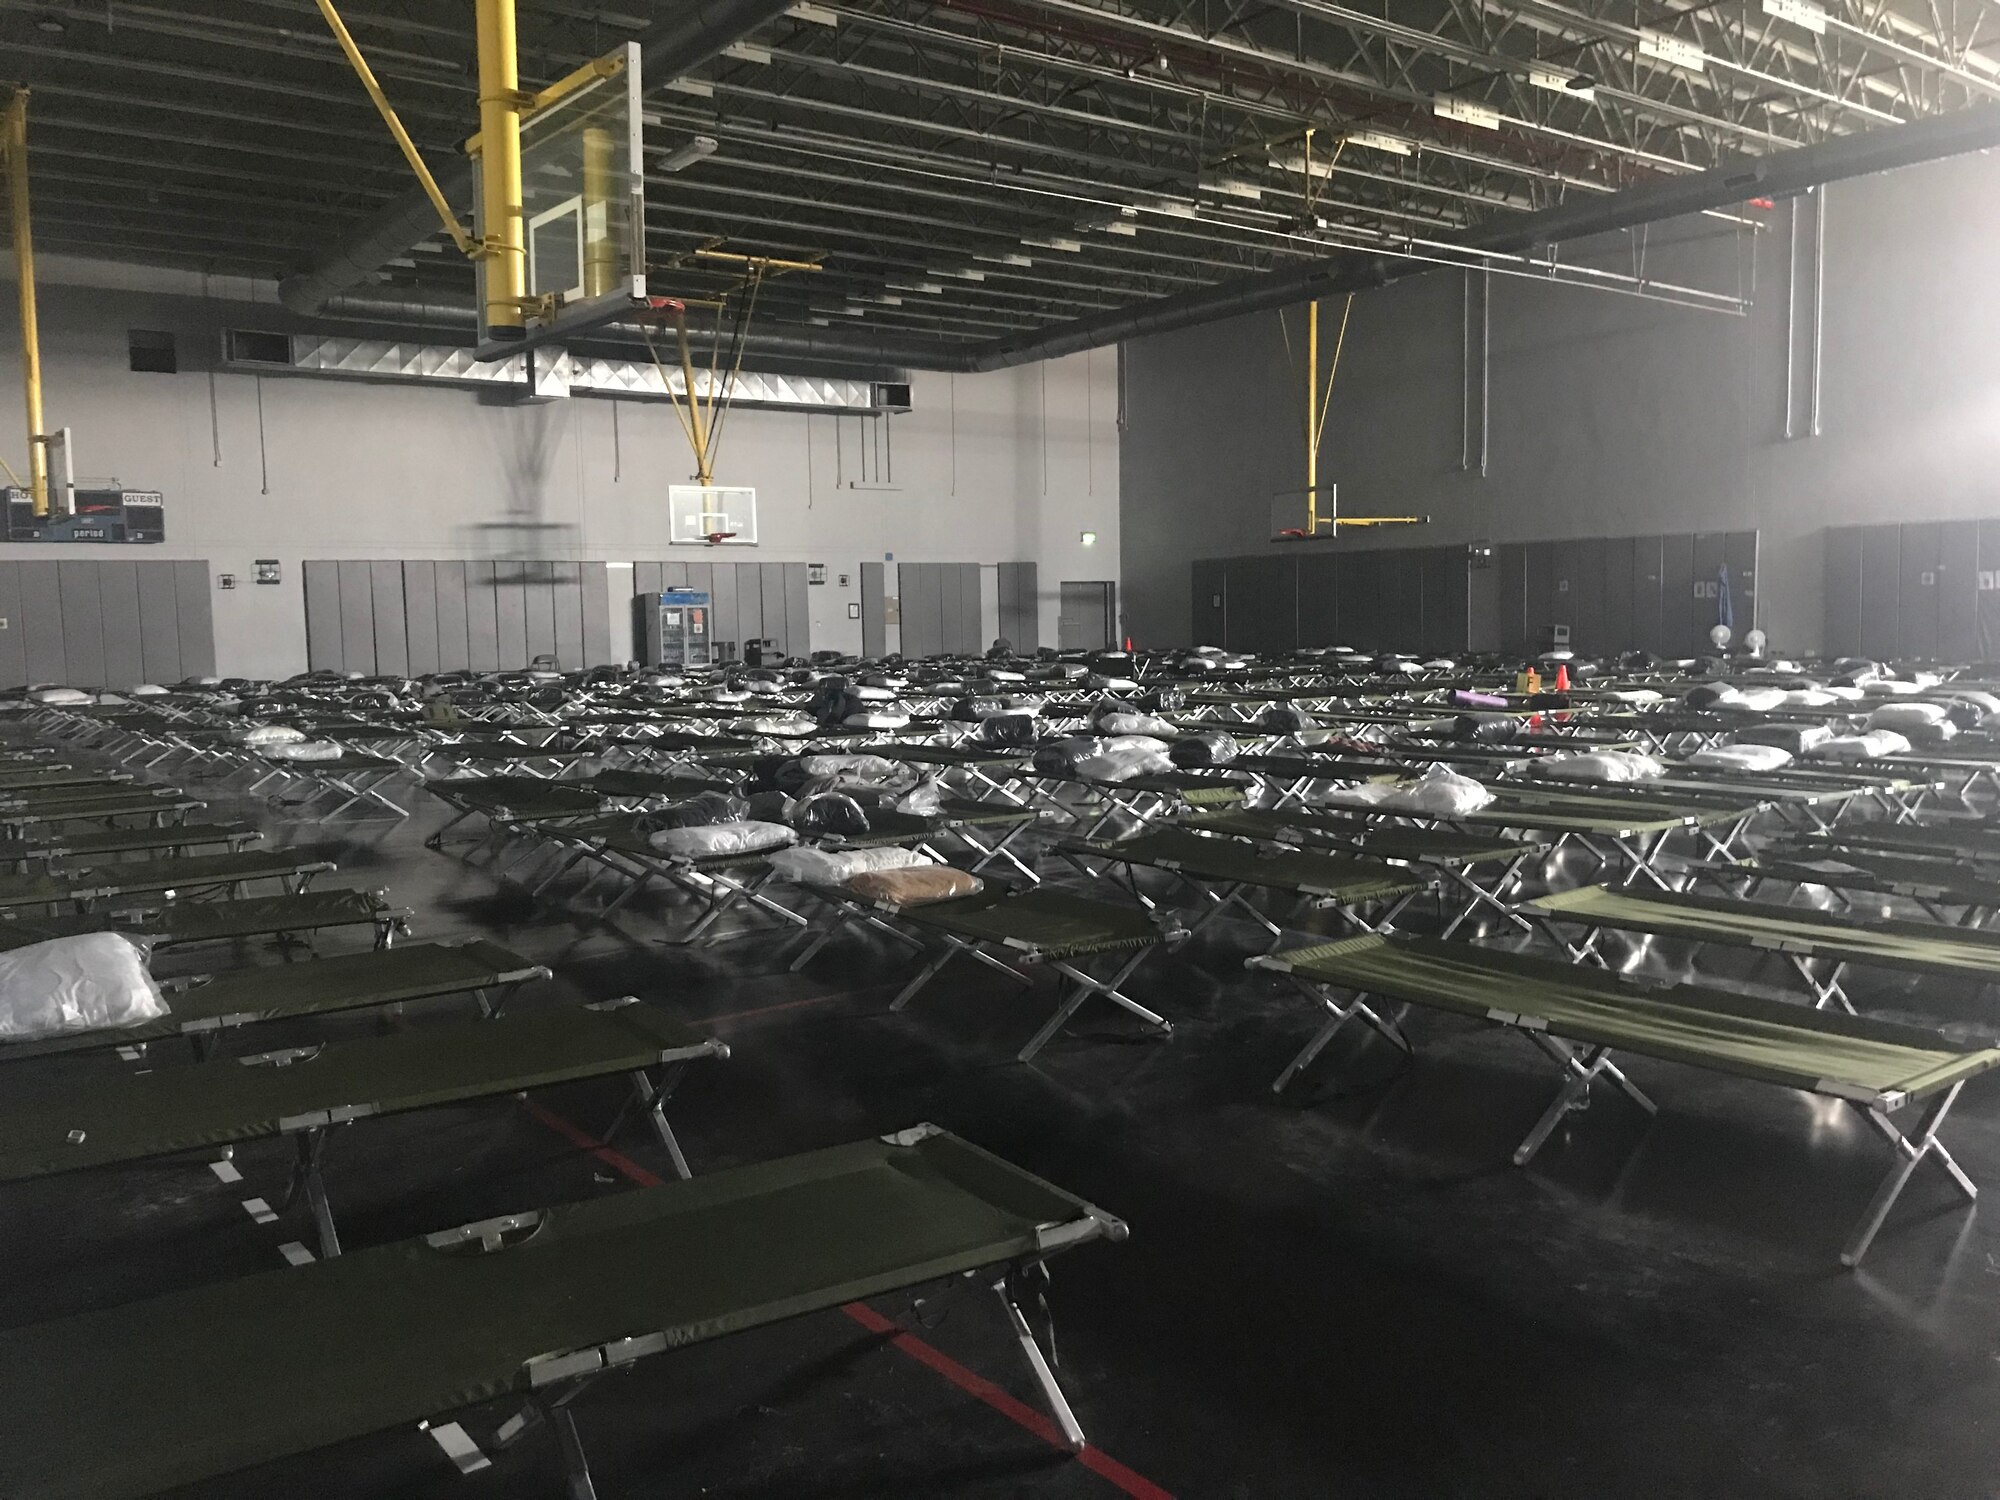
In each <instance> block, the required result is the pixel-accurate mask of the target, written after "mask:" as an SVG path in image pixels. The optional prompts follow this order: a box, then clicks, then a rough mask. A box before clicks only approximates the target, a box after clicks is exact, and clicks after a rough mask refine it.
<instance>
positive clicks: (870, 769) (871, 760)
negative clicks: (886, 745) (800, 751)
mask: <svg viewBox="0 0 2000 1500" xmlns="http://www.w3.org/2000/svg"><path fill="white" fill-rule="evenodd" d="M799 768H800V769H801V770H802V771H804V772H805V774H806V775H807V776H808V777H812V778H818V777H830V778H831V779H833V780H835V781H839V782H843V783H848V784H852V785H857V786H892V787H907V786H911V785H913V784H915V782H916V779H917V778H916V773H915V772H913V771H912V770H910V768H909V767H908V766H905V765H903V764H901V763H900V762H898V761H893V760H890V759H889V758H888V757H887V756H886V755H802V756H800V757H799Z"/></svg>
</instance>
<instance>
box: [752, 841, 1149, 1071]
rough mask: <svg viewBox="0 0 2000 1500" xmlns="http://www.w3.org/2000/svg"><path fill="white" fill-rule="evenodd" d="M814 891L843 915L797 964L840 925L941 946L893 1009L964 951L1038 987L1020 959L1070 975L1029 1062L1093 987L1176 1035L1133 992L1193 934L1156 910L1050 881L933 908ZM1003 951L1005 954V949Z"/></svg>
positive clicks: (1034, 1040)
mask: <svg viewBox="0 0 2000 1500" xmlns="http://www.w3.org/2000/svg"><path fill="white" fill-rule="evenodd" d="M809 889H810V890H811V892H812V894H813V895H815V896H817V897H819V898H820V899H821V900H822V901H824V902H826V903H827V904H828V905H830V906H832V907H833V908H834V909H835V912H836V918H837V920H836V925H834V926H831V927H824V928H820V929H819V931H818V935H817V936H815V937H814V939H813V941H812V942H811V943H810V944H809V945H808V946H807V947H806V948H805V949H804V950H803V951H801V952H800V953H799V955H798V956H797V957H796V958H795V959H793V960H792V964H791V967H792V969H793V970H794V971H797V970H799V969H802V968H804V967H805V966H806V964H808V963H809V962H811V960H812V958H813V956H814V955H815V954H817V953H818V952H819V950H820V949H821V948H823V947H825V946H826V944H827V943H828V942H829V941H831V940H832V938H833V937H834V935H835V934H836V933H837V932H838V931H840V930H841V929H843V928H846V927H849V926H865V927H874V928H878V929H879V928H882V927H883V926H884V925H885V924H886V925H889V926H899V927H901V928H903V929H904V930H905V936H906V937H910V938H914V939H916V940H917V942H915V943H913V944H912V946H919V945H920V944H921V942H922V941H923V940H925V939H931V940H935V941H936V942H937V943H938V944H939V945H940V946H939V948H938V951H937V952H936V953H934V954H933V955H932V956H931V958H930V959H929V960H928V961H927V962H926V963H925V964H924V966H923V967H922V968H921V969H919V970H918V971H917V973H916V975H915V976H914V977H913V978H912V979H911V980H910V982H909V983H908V984H906V985H904V986H903V988H902V990H901V992H900V993H898V994H897V996H896V998H895V999H894V1000H893V1001H891V1002H890V1005H889V1009H890V1010H892V1011H899V1010H902V1009H903V1008H904V1007H905V1006H907V1005H908V1004H909V1003H910V1001H911V1000H913V999H915V998H916V996H917V994H918V993H919V992H920V991H921V990H923V989H924V987H925V986H927V985H928V984H929V983H930V982H931V981H932V980H933V979H935V978H937V976H938V973H939V971H941V970H942V969H943V968H944V966H945V965H946V964H948V963H950V962H951V960H952V959H953V958H954V957H956V956H957V955H959V954H961V953H962V954H964V955H965V956H966V957H968V958H971V959H974V960H976V961H977V962H979V963H982V964H984V965H986V966H987V967H988V968H990V969H993V970H995V971H997V972H999V973H1001V974H1004V975H1006V976H1007V977H1008V978H1009V979H1011V980H1013V981H1014V982H1015V983H1016V984H1019V985H1022V986H1024V987H1032V986H1033V984H1034V981H1033V980H1032V979H1031V978H1029V976H1028V975H1026V974H1023V973H1022V972H1021V971H1020V970H1019V969H1017V968H1016V967H1014V965H1015V963H1019V964H1022V965H1026V966H1030V967H1033V966H1037V965H1046V966H1047V967H1048V968H1050V969H1053V970H1054V971H1055V972H1056V973H1058V974H1060V975H1062V977H1063V978H1064V979H1065V980H1066V981H1068V984H1067V987H1066V988H1065V989H1064V990H1063V991H1062V992H1061V993H1060V995H1059V996H1058V1003H1057V1006H1056V1012H1055V1014H1054V1015H1052V1016H1050V1017H1049V1019H1048V1021H1047V1022H1046V1023H1045V1024H1044V1025H1043V1027H1042V1029H1041V1030H1040V1031H1037V1032H1036V1033H1035V1034H1034V1036H1032V1037H1030V1038H1029V1039H1028V1043H1027V1045H1026V1046H1024V1047H1023V1048H1022V1049H1021V1050H1020V1052H1019V1053H1017V1054H1016V1057H1017V1059H1018V1060H1019V1061H1021V1062H1027V1061H1029V1060H1030V1059H1032V1058H1033V1057H1034V1055H1035V1054H1036V1053H1037V1052H1039V1051H1041V1050H1042V1048H1043V1047H1044V1046H1046V1045H1047V1044H1048V1042H1049V1040H1050V1039H1051V1038H1052V1037H1054V1036H1055V1034H1056V1033H1057V1032H1059V1031H1061V1030H1062V1028H1063V1027H1064V1026H1065V1025H1067V1024H1068V1023H1069V1019H1070V1017H1072V1016H1074V1015H1075V1014H1076V1013H1077V1011H1079V1010H1080V1009H1082V1008H1083V1005H1084V1002H1085V1001H1087V1000H1089V999H1090V997H1091V996H1092V995H1102V996H1103V997H1104V998H1105V999H1106V1000H1109V1001H1110V1002H1111V1003H1112V1004H1114V1005H1116V1006H1118V1007H1120V1008H1121V1009H1123V1010H1126V1011H1129V1012H1130V1013H1131V1014H1133V1015H1135V1016H1137V1017H1138V1018H1139V1019H1140V1020H1141V1021H1144V1022H1145V1023H1146V1024H1147V1025H1148V1026H1149V1027H1151V1028H1153V1029H1154V1030H1155V1031H1157V1032H1158V1033H1159V1034H1160V1035H1161V1036H1172V1035H1173V1032H1174V1028H1173V1027H1172V1026H1171V1025H1170V1024H1169V1023H1168V1022H1167V1021H1166V1019H1165V1018H1164V1017H1162V1016H1159V1015H1156V1014H1154V1013H1153V1012H1152V1011H1150V1010H1148V1009H1147V1008H1146V1007H1145V1006H1143V1005H1141V1004H1139V1002H1138V1001H1136V1000H1134V999H1132V998H1131V997H1130V996H1129V995H1127V994H1125V993H1124V985H1125V983H1126V981H1127V980H1129V979H1130V978H1131V977H1132V973H1133V971H1134V970H1135V969H1137V968H1138V967H1139V965H1140V964H1141V963H1143V962H1144V961H1145V960H1146V958H1147V956H1148V955H1150V954H1151V953H1152V952H1153V951H1154V950H1155V949H1156V948H1160V947H1162V946H1172V947H1178V946H1179V945H1180V944H1181V943H1182V942H1184V941H1185V940H1186V937H1187V934H1186V932H1185V931H1184V930H1183V929H1181V928H1179V927H1168V926H1166V925H1164V924H1163V922H1162V921H1161V919H1160V918H1159V917H1158V916H1157V915H1155V914H1154V913H1151V912H1147V911H1143V910H1140V911H1135V910H1134V909H1133V908H1131V907H1129V906H1119V905H1113V904H1111V903H1110V902H1107V901H1093V900H1091V899H1090V898H1088V897H1085V896H1075V895H1071V894H1070V893H1069V892H1067V891H1058V890H1051V889H1050V888H1049V887H1047V886H1034V887H1031V888H1029V889H1026V890H1015V889H1012V888H1010V887H1008V886H1005V885H1003V884H1001V883H1000V882H998V881H991V880H989V881H988V882H987V884H986V888H985V889H984V890H982V891H980V892H978V893H977V894H975V895H971V896H960V897H957V898H956V899H953V900H949V901H937V902H932V903H930V904H929V905H925V906H896V905H894V904H893V903H890V902H886V901H871V900H867V899H865V898H863V897H860V896H856V895H855V894H854V893H853V892H851V891H849V890H846V889H845V888H843V887H839V886H819V885H815V886H812V887H809ZM815 925H817V924H815ZM1003 954H1004V955H1005V957H1004V958H1003V957H1001V956H1000V955H1003ZM1099 958H1103V959H1106V960H1107V962H1108V963H1109V965H1110V969H1109V972H1108V974H1107V975H1093V974H1091V973H1090V972H1089V971H1088V970H1086V969H1085V968H1084V967H1083V965H1084V963H1086V962H1088V961H1090V960H1093V959H1099ZM1009 960H1012V961H1011V962H1010V961H1009Z"/></svg>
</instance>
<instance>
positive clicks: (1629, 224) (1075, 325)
mask: <svg viewBox="0 0 2000 1500" xmlns="http://www.w3.org/2000/svg"><path fill="white" fill-rule="evenodd" d="M1995 146H2000V108H1995V107H1990V106H1988V107H1980V108H1976V109H1963V110H1954V111H1953V112H1951V113H1949V114H1942V115H1931V116H1928V117H1926V118H1924V119H1921V120H1913V121H1911V122H1909V123H1908V124H1904V125H1891V126H1886V127H1884V128H1882V129H1880V130H1867V131H1862V132H1859V133H1857V134H1853V135H1843V136H1836V137H1834V138H1833V139H1831V140H1827V141H1821V142H1818V143H1817V144H1814V145H1811V146H1799V147H1796V148H1793V149H1791V150H1786V151H1780V152H1777V153H1775V154H1773V155H1770V156H1755V157H1739V158H1735V159H1733V160H1730V161H1727V162H1724V163H1723V164H1722V165H1721V166H1718V167H1712V168H1710V169H1709V170H1708V171H1706V172H1696V173H1693V174H1691V175H1689V176H1685V177H1670V178H1662V179H1658V180H1655V181H1652V182H1647V183H1642V184H1640V185H1639V186H1637V187H1630V188H1625V189H1624V190H1622V191H1620V192H1617V193H1612V194H1609V195H1608V196H1605V197H1601V198H1599V197H1593V198H1588V199H1585V200H1583V201H1581V202H1575V203H1568V204H1563V205H1560V206H1558V207H1555V208H1547V209H1542V210H1540V211H1538V212H1536V213H1530V214H1521V215H1518V216H1510V217H1507V218H1505V219H1501V220H1498V221H1496V222H1494V223H1492V224H1489V225H1485V226H1482V227H1480V228H1477V229H1474V230H1469V231H1465V232H1462V233H1460V234H1456V235H1450V236H1446V237H1444V240H1443V243H1445V244H1448V245H1452V246H1455V247H1456V248H1458V249H1461V250H1463V251H1465V252H1467V254H1468V255H1471V256H1475V257H1476V256H1478V255H1480V254H1491V255H1519V254H1523V253H1527V252H1532V251H1536V250H1540V249H1542V248H1543V247H1545V246H1548V245H1552V244H1556V243H1559V242H1561V241H1565V240H1575V239H1583V238H1585V237H1587V236H1590V235H1597V234H1607V233H1610V232H1612V231H1614V230H1619V229H1632V228H1636V227H1638V226H1639V225H1641V224H1656V223H1659V222H1660V221H1661V220H1664V219H1676V218H1680V217H1682V216H1683V215H1686V214H1695V213H1702V212H1705V211H1707V210H1709V209H1717V208H1728V207H1730V206H1732V205H1735V204H1739V203H1743V202H1746V201H1748V200H1749V199H1752V198H1787V197H1791V196H1793V195H1794V194H1797V193H1802V192H1805V191H1806V190H1807V189H1808V188H1814V187H1820V186H1823V185H1824V184H1826V183H1830V182H1840V181H1844V180H1846V179H1848V178H1852V177H1865V176H1870V175H1872V174H1874V173H1877V172H1887V171H1893V170H1894V169H1896V168H1898V167H1909V166H1916V165H1919V164H1921V163H1923V162H1930V161H1941V160H1943V159H1945V158H1947V157H1952V156H1963V155H1965V154H1967V153H1969V152H1973V151H1986V150H1990V149H1992V148H1993V147H1995ZM1434 269H1436V267H1435V266H1434V265H1433V264H1431V263H1430V262H1427V261H1414V260H1403V261H1398V260H1394V259H1390V258H1387V257H1383V256H1379V255H1371V254H1369V253H1368V252H1366V251H1345V252H1342V253H1341V254H1339V255H1336V256H1333V257H1331V258H1329V259H1326V260H1320V261H1314V262H1313V263H1311V264H1310V265H1306V266H1301V267H1297V268H1294V269H1291V270H1286V271H1274V272H1269V273H1266V274H1264V275H1259V276H1246V277H1239V278H1238V279H1236V280H1234V281H1226V282H1222V283H1220V284H1219V285H1216V286H1212V287H1204V288H1202V289H1201V290H1199V291H1194V292H1183V293H1180V294H1178V295H1176V296H1172V297H1163V298H1160V299H1158V300H1155V301H1151V302H1145V303H1141V304H1139V305H1138V306H1136V307H1131V308H1125V309H1121V310H1119V311H1116V312H1109V313H1099V314H1097V315H1095V316H1093V317H1088V318H1079V319H1077V320H1075V321H1073V322H1069V323H1062V324H1058V325H1056V326H1055V327H1052V328H1047V329H1042V330H1038V331H1036V332H1034V333H1031V334H1022V335H1018V336H1015V337H1011V338H1006V339H998V340H995V341H993V342H991V343H986V344H980V345H977V346H975V347H974V349H973V350H972V351H971V360H970V363H971V368H972V369H974V370H1002V369H1007V368H1009V367H1011V366H1014V365H1022V364H1029V363H1032V362H1033V361H1035V360H1041V359H1055V358H1059V357H1060V356H1062V355H1065V354H1076V353H1080V352H1082V351H1083V350H1086V349H1097V348H1101V347H1103V346H1104V345H1106V344H1115V343H1120V342H1122V341H1123V340H1125V339H1130V338H1138V337H1142V336H1144V335H1147V334H1154V333H1170V332H1173V331H1174V330H1176V329H1182V328H1192V327H1195V326H1197V325H1199V324H1202V323H1212V322H1215V321H1216V320H1218V319H1221V318H1230V317H1236V316H1239V315H1241V314H1243V313H1253V312H1264V311H1269V310H1271V309H1274V308H1280V307H1289V306H1292V305H1294V304H1296V303H1300V302H1309V301H1311V300H1312V299H1313V298H1315V297H1328V296H1338V295H1341V294H1343V293H1346V292H1360V291H1367V290H1368V289H1370V288H1372V287H1377V286H1384V285H1387V284H1388V283H1389V282H1392V281H1400V280H1402V279H1403V278H1405V277H1408V276H1417V275H1422V274H1423V273H1425V272H1426V271H1430V270H1434ZM911 363H912V365H913V366H914V367H916V368H933V367H931V366H925V365H923V364H922V363H921V361H919V360H916V359H912V360H911ZM953 367H954V366H950V365H947V366H943V367H942V368H953ZM960 368H962V366H960Z"/></svg>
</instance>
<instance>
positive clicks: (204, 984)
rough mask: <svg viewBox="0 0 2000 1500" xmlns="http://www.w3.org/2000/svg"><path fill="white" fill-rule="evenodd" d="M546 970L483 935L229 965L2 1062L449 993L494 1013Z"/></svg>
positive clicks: (208, 1047)
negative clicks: (156, 1008)
mask: <svg viewBox="0 0 2000 1500" xmlns="http://www.w3.org/2000/svg"><path fill="white" fill-rule="evenodd" d="M549 977H550V975H549V970H548V969H547V968H545V967H543V966H542V965H541V964H531V963H529V962H528V961H527V960H526V959H524V958H520V957H517V956H516V955H514V954H512V953H509V952H508V951H507V950H506V949H505V948H501V947H498V946H496V945H495V944H492V943H487V942H479V941H473V942H466V943H454V944H444V943H407V944H405V945H404V946H402V947H400V948H374V949H370V950H368V951H367V952H365V953H341V954H336V955H335V956H333V957H332V958H315V959H309V960H306V961H304V962H301V963H294V964H280V965H275V966H271V967H252V968H247V969H229V970H226V971H224V972H222V973H219V974H202V975H195V976H192V977H189V978H186V979H178V980H173V979H170V980H166V981H164V982H163V984H162V988H163V989H164V991H165V994H166V1002H167V1014H166V1015H164V1016H162V1017H161V1018H160V1019H159V1020H157V1021H147V1022H143V1023H142V1024H140V1025H138V1026H120V1027H115V1028H111V1029H108V1030H104V1031H77V1032H68V1033H65V1034H63V1035H60V1036H53V1037H45V1038H41V1039H39V1040H36V1041H22V1042H3V1043H0V1063H7V1062H19V1061H24V1060H29V1059H33V1058H37V1057H47V1056H49V1055H51V1054H52V1053H58V1052H90V1051H96V1050H98V1049H101V1048H107V1047H129V1048H136V1049H140V1050H144V1049H145V1048H146V1047H148V1046H150V1045H151V1044H152V1043H153V1042H157V1041H164V1040H166V1039H168V1038H170V1037H186V1038H187V1039H188V1043H189V1045H190V1046H191V1047H192V1048H193V1049H194V1053H195V1055H196V1056H197V1057H207V1056H209V1055H211V1054H212V1053H213V1052H214V1050H215V1047H216V1044H217V1043H218V1042H219V1041H220V1040H221V1038H222V1036H223V1035H224V1034H225V1033H227V1032H231V1031H234V1030H236V1029H237V1028H238V1027H243V1026H254V1025H258V1024H261V1023H263V1022H266V1021H292V1020H300V1019H304V1018H307V1017H311V1016H322V1015H333V1014H337V1013H339V1012H343V1011H353V1010H365V1009H372V1008H374V1007H377V1006H390V1005H402V1004H404V1003H406V1002H408V1001H411V1000H428V999H432V998H435V997H438V996H443V995H464V994H470V995H472V996H474V997H475V999H476V1000H477V1001H478V1003H479V1010H480V1014H482V1015H486V1016H494V1015H498V1014H499V1013H500V1012H501V1010H502V1009H503V1008H504V1007H505V1005H506V1003H507V1001H508V999H509V998H510V997H511V996H512V995H513V993H514V991H515V990H517V989H518V988H519V987H520V986H521V985H523V984H526V983H527V982H528V981H530V980H533V979H547V978H549Z"/></svg>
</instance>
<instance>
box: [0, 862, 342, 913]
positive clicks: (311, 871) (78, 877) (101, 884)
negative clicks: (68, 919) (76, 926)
mask: <svg viewBox="0 0 2000 1500" xmlns="http://www.w3.org/2000/svg"><path fill="white" fill-rule="evenodd" d="M338 868H339V866H337V865H335V864H334V863H333V862H332V861H331V860H325V859H314V858H312V857H311V856H310V855H306V854H302V853H300V852H299V851H298V850H296V849H258V850H250V851H247V852H245V853H242V854H200V855H190V856H187V857H185V858H174V859H147V860H126V861H123V862H122V863H118V864H110V865H94V866H91V867H89V868H87V869H63V870H59V871H53V872H51V873H49V874H45V875H0V911H5V910H12V909H14V908H19V907H31V906H47V907H56V906H70V905H73V906H75V908H76V909H77V910H78V911H86V910H88V909H90V908H91V907H94V906H98V905H101V904H102V903H104V902H106V901H111V900H116V899H117V898H118V897H120V896H137V895H152V894H156V893H165V894H166V896H167V897H168V898H169V899H177V898H180V897H186V896H191V895H200V894H203V893H210V892H215V891H223V890H226V891H228V892H229V893H230V894H231V895H233V896H241V895H243V894H244V887H245V886H247V885H249V884H251V883H252V882H254V881H259V880H276V881H279V882H281V883H282V885H283V887H284V889H285V890H287V891H302V890H304V889H305V888H306V885H307V883H308V882H310V881H311V879H312V877H313V876H315V875H322V874H324V873H326V872H327V871H328V870H334V869H338Z"/></svg>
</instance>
